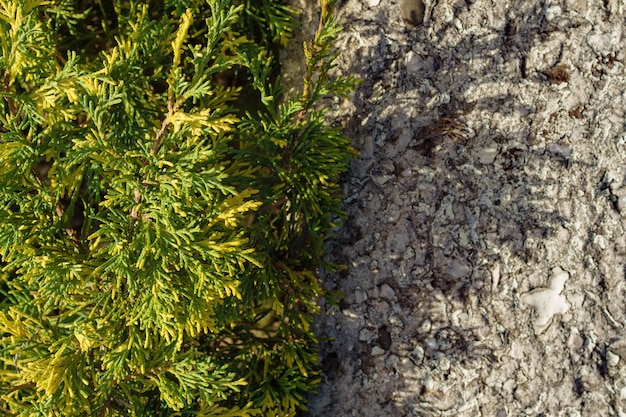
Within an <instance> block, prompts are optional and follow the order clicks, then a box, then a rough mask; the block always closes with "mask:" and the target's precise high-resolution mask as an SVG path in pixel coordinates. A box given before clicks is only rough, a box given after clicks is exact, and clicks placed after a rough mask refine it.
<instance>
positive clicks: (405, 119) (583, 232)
mask: <svg viewBox="0 0 626 417" xmlns="http://www.w3.org/2000/svg"><path fill="white" fill-rule="evenodd" d="M311 7H312V6H311V5H310V4H309V6H308V9H311ZM625 9H626V6H625V4H624V2H623V1H621V0H535V1H533V0H424V1H423V2H422V1H421V0H345V1H340V2H339V4H338V11H337V13H338V19H339V21H340V23H341V24H342V25H343V26H344V31H343V32H342V34H341V36H340V39H339V42H338V47H339V49H340V51H341V53H342V55H341V58H340V60H339V67H338V69H337V70H338V72H339V73H344V74H347V73H352V74H356V75H357V76H359V77H361V78H362V79H363V82H362V83H361V84H360V85H359V86H358V88H357V90H356V91H355V92H354V94H353V95H352V97H351V99H350V100H345V101H334V102H332V103H329V104H330V105H332V106H333V109H334V110H333V112H332V117H331V118H330V120H331V122H332V123H335V124H337V125H340V126H342V127H343V128H344V130H345V133H346V134H347V135H349V136H350V137H352V138H353V139H354V144H355V147H356V148H357V149H358V150H359V151H360V152H361V156H360V158H359V159H358V160H355V161H354V163H353V164H352V166H351V170H350V172H349V173H348V175H347V176H346V178H345V187H346V189H345V191H346V195H347V197H346V199H345V208H346V211H347V214H348V218H347V220H346V221H345V224H344V227H343V228H342V229H341V231H340V232H339V235H338V237H337V238H336V239H334V240H333V241H331V242H329V245H328V250H329V252H330V259H331V260H333V261H336V262H341V263H344V264H345V265H347V267H348V268H347V269H346V270H345V271H342V272H341V273H337V274H329V275H327V276H325V277H324V285H325V286H326V287H327V288H329V289H332V290H341V291H343V294H344V297H343V299H342V301H341V303H340V305H339V307H334V306H331V305H330V304H323V305H322V310H323V314H322V315H321V316H320V317H319V318H318V321H317V333H318V334H319V336H320V338H321V340H322V342H321V346H320V355H321V360H322V370H323V374H322V378H323V380H322V383H321V385H320V387H319V393H318V394H317V395H315V396H312V397H311V398H310V402H309V407H310V410H309V412H308V416H311V417H317V416H333V417H334V416H336V417H342V416H359V417H369V416H377V417H379V416H468V417H469V416H471V417H476V416H495V417H504V416H572V417H573V416H626V372H625V368H626V332H625V331H624V325H625V323H626V322H625V320H626V236H625V233H624V229H625V226H626V130H625V120H624V111H625V108H626V72H625V64H626V41H625V40H624V35H625V34H624V31H625V29H626V26H625V22H626V20H625V18H626V10H625Z"/></svg>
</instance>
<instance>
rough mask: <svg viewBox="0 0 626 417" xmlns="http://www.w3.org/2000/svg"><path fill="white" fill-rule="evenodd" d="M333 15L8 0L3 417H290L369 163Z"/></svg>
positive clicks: (0, 298)
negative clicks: (283, 81)
mask: <svg viewBox="0 0 626 417" xmlns="http://www.w3.org/2000/svg"><path fill="white" fill-rule="evenodd" d="M333 5H334V2H332V1H326V0H324V1H322V5H321V16H322V17H321V21H320V27H319V30H318V31H317V33H316V35H315V38H314V39H313V40H312V41H311V43H309V44H307V45H306V46H305V51H306V57H307V71H306V73H305V74H303V77H304V79H305V89H304V90H303V91H302V92H300V93H299V94H297V95H296V96H294V97H282V96H281V85H280V79H279V78H278V77H277V75H276V74H277V73H278V70H277V55H276V54H277V47H278V46H280V45H284V44H285V43H286V41H287V40H288V39H289V37H290V36H291V34H292V33H293V32H294V30H295V29H296V26H295V20H294V18H293V14H292V10H291V9H289V8H288V7H287V6H285V5H284V4H283V3H282V2H281V1H278V0H263V1H260V2H248V1H243V0H241V1H237V0H232V1H231V0H210V1H201V0H186V1H180V0H178V1H175V0H166V1H165V2H139V1H138V0H92V1H87V2H77V1H72V0H57V1H43V0H2V1H0V48H1V51H2V55H1V56H0V268H1V270H0V278H1V280H0V340H1V343H2V345H1V350H0V413H2V414H3V415H7V416H170V415H171V416H174V415H179V416H182V415H197V416H223V417H224V416H253V415H267V416H291V415H295V413H296V412H297V410H299V409H302V408H304V407H305V394H306V393H307V392H309V391H310V390H312V389H314V387H315V385H316V383H317V381H318V378H317V374H318V371H317V368H318V364H317V351H316V348H315V343H316V340H315V337H314V335H313V333H312V331H311V329H310V324H311V321H312V317H313V315H314V314H315V313H316V312H317V311H318V307H317V304H316V302H317V299H318V298H319V297H320V296H323V295H324V291H323V290H322V288H321V287H320V285H319V282H318V279H317V276H316V272H317V270H318V268H319V267H320V258H321V256H322V255H323V242H324V239H325V238H326V237H327V235H328V233H329V232H330V231H331V229H333V228H334V227H336V220H335V219H337V218H338V216H340V215H341V209H340V194H339V187H338V176H339V175H340V174H341V173H342V172H343V171H344V170H345V169H346V168H347V164H348V161H349V160H350V158H351V157H352V156H353V155H354V153H353V151H352V149H351V147H350V141H349V140H348V139H347V138H346V137H344V136H342V135H341V133H340V132H339V130H338V129H335V128H330V127H328V126H327V125H326V124H325V121H324V114H325V109H324V108H323V107H321V106H320V103H321V100H320V99H322V98H323V97H324V96H327V95H329V94H339V95H345V94H346V93H347V92H348V91H349V89H350V88H351V86H352V85H353V84H354V80H353V79H351V78H333V77H332V76H331V75H330V73H331V70H332V68H333V62H334V59H335V58H336V56H337V55H336V53H335V52H334V51H333V49H332V44H333V42H334V39H335V37H336V34H337V31H338V30H339V28H338V27H337V25H336V23H335V21H334V19H333V18H332V7H333Z"/></svg>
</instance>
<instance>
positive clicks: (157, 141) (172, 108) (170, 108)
mask: <svg viewBox="0 0 626 417" xmlns="http://www.w3.org/2000/svg"><path fill="white" fill-rule="evenodd" d="M172 101H173V100H172V97H168V99H167V115H166V116H165V118H164V119H163V122H161V128H160V129H159V131H158V132H157V134H156V137H155V138H154V142H152V149H151V150H150V153H151V154H152V155H156V154H157V153H158V152H159V149H161V145H162V144H163V136H165V134H166V133H167V128H168V127H169V125H170V124H171V120H172V116H174V113H175V112H176V110H177V109H178V105H176V104H174V103H172Z"/></svg>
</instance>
